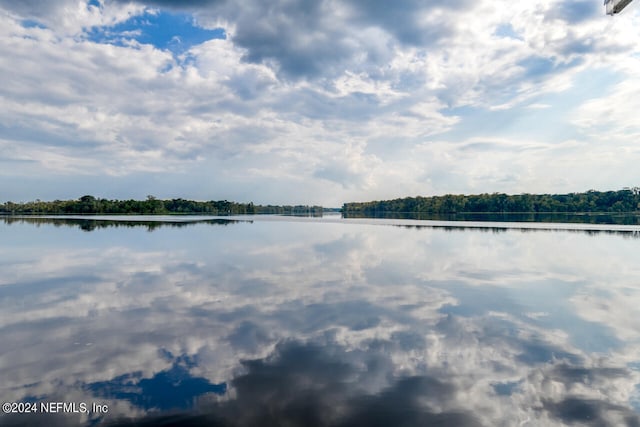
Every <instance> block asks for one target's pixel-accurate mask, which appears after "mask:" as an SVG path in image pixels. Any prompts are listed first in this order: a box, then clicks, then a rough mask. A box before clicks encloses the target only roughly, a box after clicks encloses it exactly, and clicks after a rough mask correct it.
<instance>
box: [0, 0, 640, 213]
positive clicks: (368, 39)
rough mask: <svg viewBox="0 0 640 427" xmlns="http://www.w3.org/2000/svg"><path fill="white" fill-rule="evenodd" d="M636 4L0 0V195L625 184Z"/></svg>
mask: <svg viewBox="0 0 640 427" xmlns="http://www.w3.org/2000/svg"><path fill="white" fill-rule="evenodd" d="M639 53H640V7H638V4H636V3H635V2H633V3H631V5H630V6H628V7H627V8H626V9H625V10H624V12H623V13H621V14H619V15H617V16H615V17H609V16H606V15H605V13H604V8H603V6H602V5H601V2H600V1H596V0H590V1H585V0H568V1H557V0H531V1H527V2H517V3H514V2H508V1H506V0H477V1H471V0H456V1H448V2H435V1H430V0H429V1H424V0H423V1H416V0H401V1H396V2H393V4H391V3H389V2H383V1H360V0H313V1H311V0H287V1H285V0H274V1H270V2H263V1H257V0H239V1H233V2H231V1H225V0H209V1H171V0H156V1H138V2H124V1H90V2H86V1H78V0H61V1H56V2H40V1H35V0H31V1H21V2H15V1H9V0H0V79H1V80H2V82H3V84H2V85H0V103H1V104H0V105H2V108H1V109H0V179H1V180H2V183H3V185H2V186H1V187H0V200H2V201H6V200H13V201H21V200H33V199H36V198H40V199H55V198H77V197H79V196H81V195H83V194H94V195H96V196H99V197H108V198H130V197H132V198H144V197H145V196H146V195H147V194H154V195H156V196H158V197H162V198H171V197H188V198H194V199H207V200H210V199H215V200H217V199H225V198H226V199H230V200H238V201H254V202H256V203H317V204H323V205H325V206H338V205H340V204H341V203H342V202H344V201H354V200H371V199H381V198H392V197H403V196H409V195H417V194H421V195H431V194H444V193H480V192H496V191H500V192H508V193H521V192H569V191H585V190H588V189H592V188H593V189H599V190H607V189H620V188H622V187H625V186H634V185H639V184H640V180H639V179H638V174H637V164H638V161H639V160H640V149H639V148H638V146H637V144H636V142H637V141H638V137H639V136H640V126H638V125H637V123H640V122H639V121H638V120H637V119H636V114H637V111H639V110H640V101H639V100H640V55H638V54H639Z"/></svg>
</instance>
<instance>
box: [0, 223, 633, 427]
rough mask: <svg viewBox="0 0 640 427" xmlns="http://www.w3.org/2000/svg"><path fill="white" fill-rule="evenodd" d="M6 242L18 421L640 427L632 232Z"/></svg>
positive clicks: (617, 228) (352, 226)
mask: <svg viewBox="0 0 640 427" xmlns="http://www.w3.org/2000/svg"><path fill="white" fill-rule="evenodd" d="M0 242H1V243H0V267H1V270H0V271H1V272H2V274H1V275H0V343H1V345H0V395H1V398H2V399H1V400H2V403H5V404H6V402H9V403H13V405H12V407H9V410H8V412H11V413H9V414H2V415H0V424H1V425H42V426H45V425H46V426H57V425H60V426H65V425H117V426H128V425H140V426H152V425H192V426H199V425H208V426H254V425H262V426H277V425H288V426H296V425H300V426H345V427H346V426H359V425H363V426H415V425H442V426H562V425H567V426H571V425H593V426H620V425H630V426H638V425H640V308H639V307H640V263H638V253H640V251H639V248H640V227H639V226H636V225H606V224H605V225H603V224H575V223H573V224H561V223H555V224H540V223H528V224H517V223H504V222H503V223H481V222H457V223H453V222H448V221H432V222H429V221H410V220H392V219H378V220H374V219H371V220H367V219H342V218H340V217H334V216H329V217H326V216H325V217H323V218H287V217H274V216H266V217H216V218H208V217H160V218H157V217H135V218H133V219H132V218H118V217H92V218H75V219H69V218H67V219H42V218H37V219H10V218H4V219H0ZM3 410H4V411H5V412H7V410H6V408H5V406H3ZM17 412H22V413H17ZM24 412H29V413H24Z"/></svg>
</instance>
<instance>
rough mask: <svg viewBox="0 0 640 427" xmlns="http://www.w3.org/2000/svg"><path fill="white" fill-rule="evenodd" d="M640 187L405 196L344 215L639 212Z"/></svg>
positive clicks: (351, 207) (355, 206) (357, 206)
mask: <svg viewBox="0 0 640 427" xmlns="http://www.w3.org/2000/svg"><path fill="white" fill-rule="evenodd" d="M638 211H640V188H638V187H634V188H624V189H622V190H619V191H595V190H590V191H587V192H585V193H569V194H517V195H507V194H503V193H493V194H486V193H485V194H477V195H452V194H448V195H445V196H432V197H405V198H402V199H393V200H381V201H372V202H352V203H345V204H344V205H343V207H342V212H343V214H344V215H345V216H376V215H382V214H384V213H390V212H393V213H425V214H456V213H481V212H492V213H537V212H544V213H552V212H553V213H560V212H562V213H580V212H638Z"/></svg>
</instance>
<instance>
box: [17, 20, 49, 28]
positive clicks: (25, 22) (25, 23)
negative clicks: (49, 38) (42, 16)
mask: <svg viewBox="0 0 640 427" xmlns="http://www.w3.org/2000/svg"><path fill="white" fill-rule="evenodd" d="M21 24H22V26H23V27H24V28H43V29H44V28H47V27H45V26H44V25H43V24H42V23H40V22H38V21H34V20H33V19H23V20H22V22H21Z"/></svg>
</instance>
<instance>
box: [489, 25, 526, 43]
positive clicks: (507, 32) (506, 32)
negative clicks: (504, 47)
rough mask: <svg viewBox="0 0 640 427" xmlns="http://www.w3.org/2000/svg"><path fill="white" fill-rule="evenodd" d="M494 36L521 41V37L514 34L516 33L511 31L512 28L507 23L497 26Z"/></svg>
mask: <svg viewBox="0 0 640 427" xmlns="http://www.w3.org/2000/svg"><path fill="white" fill-rule="evenodd" d="M494 34H495V35H496V36H498V37H505V38H510V39H517V40H523V38H522V36H520V35H519V34H518V33H516V31H515V30H514V29H513V26H512V25H511V24H509V23H507V24H501V25H498V27H497V28H496V31H495V32H494Z"/></svg>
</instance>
